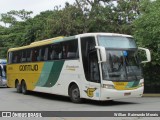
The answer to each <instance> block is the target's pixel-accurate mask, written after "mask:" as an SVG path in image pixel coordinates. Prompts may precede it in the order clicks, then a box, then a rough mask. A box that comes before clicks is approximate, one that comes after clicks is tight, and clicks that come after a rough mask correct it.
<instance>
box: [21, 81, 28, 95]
mask: <svg viewBox="0 0 160 120" xmlns="http://www.w3.org/2000/svg"><path fill="white" fill-rule="evenodd" d="M22 93H23V94H27V93H28V90H27V85H26V82H25V81H22Z"/></svg>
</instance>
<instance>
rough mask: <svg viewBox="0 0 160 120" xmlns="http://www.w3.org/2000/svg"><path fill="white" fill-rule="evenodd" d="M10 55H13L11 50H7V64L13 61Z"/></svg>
mask: <svg viewBox="0 0 160 120" xmlns="http://www.w3.org/2000/svg"><path fill="white" fill-rule="evenodd" d="M12 57H13V52H9V53H8V64H11V63H13V62H12Z"/></svg>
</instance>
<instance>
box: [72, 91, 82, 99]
mask: <svg viewBox="0 0 160 120" xmlns="http://www.w3.org/2000/svg"><path fill="white" fill-rule="evenodd" d="M79 96H80V95H79V90H78V88H75V89H73V90H72V98H73V99H74V100H77V99H79Z"/></svg>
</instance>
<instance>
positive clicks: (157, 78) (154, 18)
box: [134, 0, 160, 93]
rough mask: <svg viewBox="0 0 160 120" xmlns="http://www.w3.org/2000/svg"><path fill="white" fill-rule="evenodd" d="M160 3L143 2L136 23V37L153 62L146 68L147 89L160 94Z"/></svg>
mask: <svg viewBox="0 0 160 120" xmlns="http://www.w3.org/2000/svg"><path fill="white" fill-rule="evenodd" d="M159 6H160V1H159V0H156V1H150V0H143V1H142V2H141V7H140V12H141V14H140V16H139V17H138V19H137V20H135V22H134V36H135V38H136V39H137V43H138V45H139V46H142V47H146V48H148V49H149V50H150V51H151V56H152V61H151V63H148V64H146V65H145V66H144V74H145V75H144V76H145V78H146V79H145V83H146V84H145V85H146V86H145V87H146V89H145V90H147V89H150V92H151V90H152V92H154V93H155V92H160V72H159V70H160V62H159V61H160V54H159V52H160V51H159V45H160V35H159V33H160V7H159Z"/></svg>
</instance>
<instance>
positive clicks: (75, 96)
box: [69, 84, 82, 103]
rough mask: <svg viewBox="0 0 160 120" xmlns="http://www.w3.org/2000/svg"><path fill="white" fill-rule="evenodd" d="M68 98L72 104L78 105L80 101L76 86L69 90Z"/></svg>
mask: <svg viewBox="0 0 160 120" xmlns="http://www.w3.org/2000/svg"><path fill="white" fill-rule="evenodd" d="M69 96H70V99H71V101H72V102H74V103H80V102H81V101H82V99H81V98H80V91H79V88H78V86H77V85H76V84H74V85H72V86H71V87H70V89H69Z"/></svg>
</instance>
